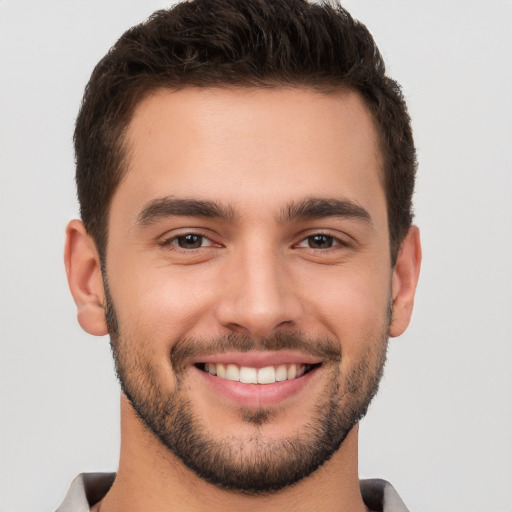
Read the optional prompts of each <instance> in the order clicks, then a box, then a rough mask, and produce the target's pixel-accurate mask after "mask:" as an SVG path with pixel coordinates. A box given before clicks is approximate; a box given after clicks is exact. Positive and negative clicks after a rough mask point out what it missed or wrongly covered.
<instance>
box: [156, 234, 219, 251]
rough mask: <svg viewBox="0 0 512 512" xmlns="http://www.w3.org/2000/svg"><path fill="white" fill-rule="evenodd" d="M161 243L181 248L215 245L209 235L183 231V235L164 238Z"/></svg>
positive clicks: (191, 248) (190, 248)
mask: <svg viewBox="0 0 512 512" xmlns="http://www.w3.org/2000/svg"><path fill="white" fill-rule="evenodd" d="M161 245H162V246H163V247H165V246H175V247H179V248H180V249H188V250H193V249H200V248H201V247H211V246H213V245H215V244H214V243H213V242H212V241H211V240H210V239H209V238H208V237H207V236H205V235H201V234H199V233H183V234H182V235H177V236H173V237H172V238H168V239H167V240H164V241H163V242H162V243H161Z"/></svg>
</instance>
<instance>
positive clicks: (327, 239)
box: [297, 233, 346, 250]
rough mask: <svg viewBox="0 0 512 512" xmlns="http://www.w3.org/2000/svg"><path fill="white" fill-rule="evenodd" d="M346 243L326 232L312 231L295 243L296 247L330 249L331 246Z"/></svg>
mask: <svg viewBox="0 0 512 512" xmlns="http://www.w3.org/2000/svg"><path fill="white" fill-rule="evenodd" d="M340 245H346V244H345V243H344V242H343V241H342V240H340V239H339V238H336V237H335V236H332V235H328V234H326V233H313V234H312V235H309V236H307V237H306V238H304V239H303V240H302V241H301V242H299V243H298V244H297V247H304V248H306V249H317V250H318V249H331V248H332V247H336V246H340Z"/></svg>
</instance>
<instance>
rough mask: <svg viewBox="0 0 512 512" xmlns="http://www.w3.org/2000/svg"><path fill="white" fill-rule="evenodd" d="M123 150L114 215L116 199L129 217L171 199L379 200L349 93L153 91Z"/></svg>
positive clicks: (366, 137) (359, 106)
mask: <svg viewBox="0 0 512 512" xmlns="http://www.w3.org/2000/svg"><path fill="white" fill-rule="evenodd" d="M125 143H126V148H127V152H128V159H127V172H126V174H125V177H124V178H123V180H122V182H121V184H120V186H119V188H118V190H117V191H116V193H115V194H114V198H113V202H112V209H115V204H116V202H119V199H118V197H121V198H125V199H127V201H128V202H129V203H130V204H131V205H132V207H133V209H134V210H136V209H140V208H141V207H142V206H143V204H144V203H145V202H147V201H150V200H152V199H154V198H158V197H164V196H170V195H172V196H177V197H186V198H195V199H205V200H215V201H220V202H225V203H228V204H232V205H235V208H236V205H237V203H238V204H239V206H240V208H242V209H243V208H249V207H253V208H258V207H262V206H263V204H266V205H267V206H268V207H269V208H273V207H274V206H275V208H277V207H278V206H279V204H278V203H280V202H281V203H282V202H288V203H289V202H290V201H294V200H296V199H297V198H299V196H302V197H301V198H303V197H331V196H334V195H335V196H337V197H344V198H348V199H350V200H353V201H354V202H356V203H358V204H361V203H367V204H371V203H372V202H375V198H376V196H379V198H380V199H379V200H380V201H381V202H382V200H383V198H384V192H383V185H382V179H381V177H382V161H381V156H380V151H379V147H378V142H377V134H376V129H375V126H374V122H373V119H372V116H371V114H370V113H369V111H368V109H367V108H366V106H365V104H364V102H363V100H362V99H361V98H360V96H359V95H358V94H357V93H355V92H350V91H344V92H340V93H335V94H325V93H320V92H317V91H313V90H310V89H298V88H275V89H238V88H235V89H233V88H231V89H227V88H226V89H218V88H205V89H198V88H185V89H182V90H179V91H169V90H159V91H157V92H155V93H153V94H151V95H150V96H149V97H147V98H145V99H144V100H143V101H142V102H141V103H140V104H139V105H138V107H137V108H136V110H135V112H134V115H133V118H132V120H131V122H130V124H129V126H128V130H127V134H126V139H125ZM349 196H350V197H349ZM125 202H126V201H125ZM384 203H385V200H384ZM134 213H135V212H134Z"/></svg>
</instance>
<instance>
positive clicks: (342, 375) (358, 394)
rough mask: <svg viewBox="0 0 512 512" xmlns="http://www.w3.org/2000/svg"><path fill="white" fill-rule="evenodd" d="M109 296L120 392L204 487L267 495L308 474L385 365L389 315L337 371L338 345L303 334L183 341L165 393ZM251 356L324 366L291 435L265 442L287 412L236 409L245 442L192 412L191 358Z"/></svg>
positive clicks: (360, 408)
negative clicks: (267, 353)
mask: <svg viewBox="0 0 512 512" xmlns="http://www.w3.org/2000/svg"><path fill="white" fill-rule="evenodd" d="M105 291H106V311H105V313H106V319H107V324H108V326H109V333H110V340H111V348H112V353H113V356H114V361H115V367H116V373H117V376H118V379H119V382H120V384H121V389H122V391H123V392H124V394H125V395H126V397H127V398H128V400H129V401H130V403H131V405H132V407H133V409H134V411H135V412H136V414H137V415H138V417H139V418H140V420H141V421H142V423H143V425H144V426H145V428H146V429H147V430H148V431H149V432H150V433H151V434H152V435H154V436H155V437H156V438H158V439H159V441H160V442H161V444H162V445H163V446H164V448H165V449H166V450H168V451H169V452H170V453H171V454H172V455H174V456H175V457H177V458H178V459H180V460H181V461H182V462H183V464H185V466H187V467H188V468H189V469H191V470H192V471H193V472H195V473H196V475H198V476H199V477H200V478H202V479H203V480H205V481H207V482H209V483H211V484H213V485H215V486H217V487H219V488H221V489H226V490H231V491H236V492H240V493H244V494H266V493H271V492H275V491H278V490H281V489H283V488H285V487H288V486H291V485H293V484H295V483H297V482H299V481H300V480H302V479H303V478H305V477H307V476H309V475H311V474H312V473H313V472H314V471H316V470H317V469H318V468H319V467H321V466H322V465H323V464H324V463H326V462H327V461H328V460H329V459H330V458H331V457H332V456H333V455H334V454H335V453H336V452H337V451H338V449H339V448H340V446H341V445H342V443H343V441H344V440H345V438H346V436H347V435H348V433H349V432H350V431H351V430H352V428H353V427H354V426H355V425H356V423H357V422H358V421H359V420H360V419H361V418H362V417H363V416H364V415H365V414H366V411H367V409H368V406H369V404H370V402H371V400H372V398H373V397H374V395H375V394H376V392H377V390H378V387H379V382H380V380H381V377H382V373H383V368H384V364H385V360H386V351H387V342H388V331H389V323H390V318H391V315H390V308H389V307H388V311H387V312H386V313H387V314H386V315H385V316H386V320H385V322H383V324H384V325H382V326H381V327H380V331H379V332H378V333H377V334H376V336H375V338H376V339H374V340H371V342H370V343H367V346H368V347H369V348H368V349H367V351H366V352H365V353H364V354H363V355H362V356H361V357H360V359H359V360H358V361H355V362H354V364H353V365H352V366H351V367H350V368H348V369H346V370H344V371H342V370H341V365H340V362H341V360H342V353H341V345H340V344H339V343H333V342H332V341H331V340H328V339H323V338H310V337H307V336H305V335H304V334H303V333H300V332H295V333H276V334H274V335H272V336H270V337H268V338H252V337H249V336H244V335H240V334H229V335H227V336H223V337H219V338H215V339H209V340H205V339H194V338H189V337H185V338H180V339H178V340H176V342H175V343H174V344H173V347H172V349H171V351H170V354H169V358H170V363H171V365H172V368H173V371H174V374H175V376H176V386H175V388H174V389H173V390H172V391H170V392H164V391H163V390H162V387H161V385H160V384H159V378H158V375H157V372H156V369H155V366H154V365H153V364H152V363H151V361H150V358H149V357H148V353H147V352H144V350H143V348H142V347H143V346H146V347H147V346H148V345H150V343H148V342H147V340H142V339H134V338H133V337H130V336H126V335H125V336H123V335H122V334H121V332H120V329H119V325H118V321H117V315H116V312H115V309H114V305H113V303H112V299H111V297H110V294H109V292H108V286H107V283H106V280H105ZM251 350H258V351H264V350H298V351H300V352H302V353H304V354H308V355H313V356H314V357H319V358H321V359H322V361H323V362H322V369H323V371H324V378H325V379H326V386H325V389H324V392H323V394H322V396H321V397H320V400H318V401H317V402H316V404H315V406H314V408H313V410H312V412H310V411H307V410H305V411H304V412H305V413H307V414H308V415H309V418H308V419H307V421H305V422H304V423H303V424H302V425H301V426H300V427H298V428H297V430H296V431H295V432H293V434H291V435H287V436H283V437H281V438H277V439H276V438H274V437H273V438H269V436H265V435H264V434H263V433H262V428H263V427H264V426H265V425H268V424H270V423H272V422H274V421H275V418H276V416H278V415H279V414H284V415H285V414H286V410H285V409H283V410H281V409H280V408H278V407H272V408H259V409H256V410H255V409H248V408H239V410H238V411H237V412H238V414H239V416H240V420H241V421H242V422H245V423H246V424H247V423H248V424H251V425H252V426H253V427H254V433H253V434H252V435H250V436H245V437H236V436H230V437H226V438H220V439H219V438H218V437H216V432H215V431H212V430H211V429H210V430H209V429H208V425H207V424H205V422H204V421H203V420H201V419H200V418H199V417H198V416H197V415H196V414H195V413H194V406H193V403H192V402H191V401H190V399H189V398H188V397H187V393H186V388H187V386H186V369H187V365H186V361H188V360H190V358H191V357H193V356H195V355H198V356H201V355H202V356H205V355H208V354H219V353H223V352H237V351H238V352H248V351H251Z"/></svg>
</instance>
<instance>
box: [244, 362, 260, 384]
mask: <svg viewBox="0 0 512 512" xmlns="http://www.w3.org/2000/svg"><path fill="white" fill-rule="evenodd" d="M240 382H243V383H244V384H258V370H256V368H248V367H247V366H242V368H240Z"/></svg>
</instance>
